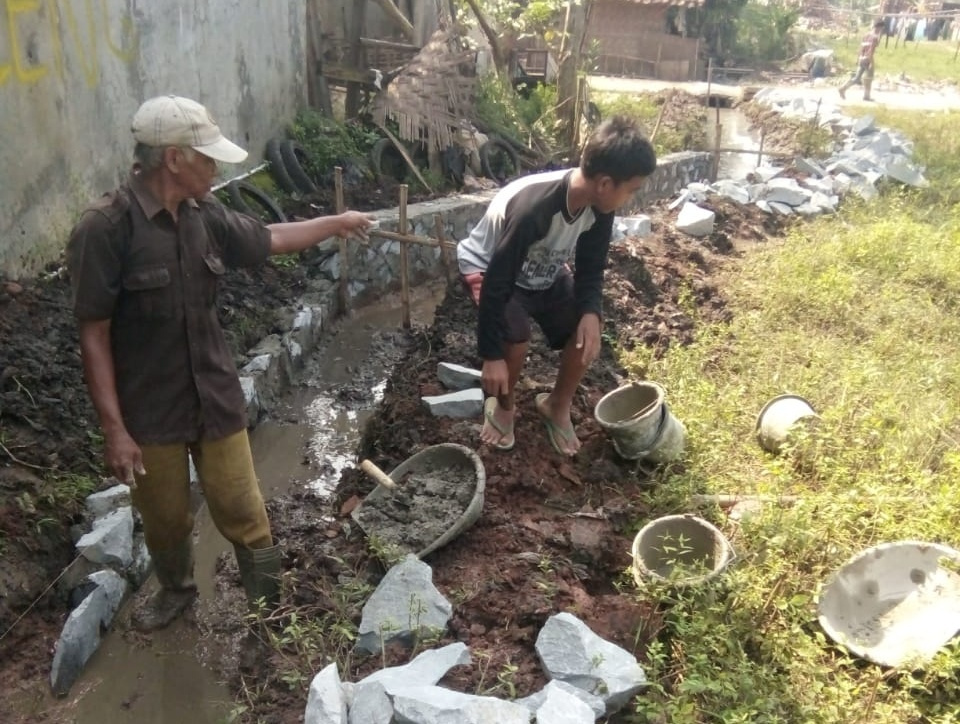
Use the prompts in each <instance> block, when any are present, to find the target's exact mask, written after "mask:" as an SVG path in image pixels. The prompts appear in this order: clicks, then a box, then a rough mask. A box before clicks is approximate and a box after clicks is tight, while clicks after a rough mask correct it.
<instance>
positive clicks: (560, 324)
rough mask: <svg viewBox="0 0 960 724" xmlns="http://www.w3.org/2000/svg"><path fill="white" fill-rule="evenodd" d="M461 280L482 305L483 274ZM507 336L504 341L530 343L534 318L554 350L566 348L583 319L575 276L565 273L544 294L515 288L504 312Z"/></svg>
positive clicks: (462, 277)
mask: <svg viewBox="0 0 960 724" xmlns="http://www.w3.org/2000/svg"><path fill="white" fill-rule="evenodd" d="M460 280H461V281H462V282H463V284H464V286H465V287H466V288H467V293H468V294H470V296H471V298H472V299H473V302H474V304H477V305H479V304H480V287H481V286H482V285H483V274H482V273H480V272H477V273H475V274H461V275H460ZM504 316H505V317H506V336H505V339H504V341H505V342H509V343H511V344H520V343H523V342H529V341H530V335H531V331H532V330H531V329H530V319H531V318H533V319H534V321H536V323H537V324H538V325H539V326H540V329H541V330H542V331H543V336H544V337H546V338H547V343H548V344H549V345H550V347H551V349H563V347H564V345H566V343H567V340H569V339H570V337H572V336H573V334H574V333H575V332H576V331H577V325H578V324H579V323H580V316H579V315H578V314H577V303H576V297H575V296H574V293H573V275H572V274H571V273H570V272H569V271H567V270H564V271H562V272H561V273H560V276H558V277H557V279H556V281H555V282H554V283H553V285H552V286H550V287H548V288H547V289H543V290H541V291H536V292H533V291H530V290H528V289H522V288H520V287H517V286H515V287H514V288H513V295H512V296H511V297H510V301H508V302H507V306H506V309H505V310H504Z"/></svg>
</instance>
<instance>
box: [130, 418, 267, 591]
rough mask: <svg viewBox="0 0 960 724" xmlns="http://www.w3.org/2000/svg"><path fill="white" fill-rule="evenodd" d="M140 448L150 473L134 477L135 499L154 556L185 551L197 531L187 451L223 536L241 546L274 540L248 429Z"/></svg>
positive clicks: (252, 545)
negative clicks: (135, 481) (191, 503)
mask: <svg viewBox="0 0 960 724" xmlns="http://www.w3.org/2000/svg"><path fill="white" fill-rule="evenodd" d="M141 450H142V452H143V467H144V469H145V470H146V475H138V476H137V477H136V480H137V486H136V489H134V490H132V491H131V498H132V500H133V504H134V505H135V506H136V508H137V510H138V511H139V512H140V516H141V518H143V532H144V538H145V540H146V543H147V548H148V549H149V550H150V553H151V555H153V556H154V558H155V559H156V558H157V556H156V552H165V551H174V550H177V549H180V550H182V549H183V547H184V544H185V543H188V542H189V536H190V534H191V532H192V530H193V518H194V516H193V513H192V512H191V510H190V467H189V461H188V457H187V456H188V453H189V454H190V455H191V456H192V457H193V462H194V465H195V466H196V468H197V474H198V476H199V478H200V487H201V489H202V490H203V494H204V497H205V499H206V503H207V507H208V508H209V509H210V517H211V518H212V519H213V522H214V524H215V525H216V526H217V530H219V531H220V533H221V534H222V535H223V537H224V538H226V539H227V540H228V541H230V542H231V543H233V544H234V546H238V547H241V548H252V549H258V548H267V547H269V546H270V545H272V543H273V539H272V537H271V534H270V521H269V520H268V519H267V511H266V508H265V507H264V504H263V496H262V495H261V494H260V486H259V484H258V481H257V475H256V472H255V470H254V468H253V456H252V455H251V453H250V441H249V438H248V437H247V431H246V430H242V431H240V432H238V433H235V434H233V435H230V436H228V437H225V438H223V439H221V440H203V441H200V442H197V443H192V444H189V445H188V444H184V443H176V444H173V445H144V446H142V447H141ZM161 557H162V553H161ZM184 583H186V581H184Z"/></svg>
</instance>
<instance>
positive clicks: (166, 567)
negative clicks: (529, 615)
mask: <svg viewBox="0 0 960 724" xmlns="http://www.w3.org/2000/svg"><path fill="white" fill-rule="evenodd" d="M150 555H151V558H152V559H153V568H154V571H155V572H156V574H157V580H158V581H159V582H160V590H158V591H154V592H153V593H150V594H147V593H144V594H143V595H141V596H138V598H137V600H136V601H134V604H133V613H132V614H131V616H130V623H131V624H132V625H133V627H134V628H135V629H137V630H138V631H144V632H148V631H156V630H157V629H161V628H164V627H166V626H169V625H170V624H171V623H172V622H173V621H174V620H175V619H176V618H177V617H179V616H180V615H181V614H182V613H183V612H184V611H185V610H186V609H187V607H188V606H189V605H190V604H191V603H193V600H194V599H195V598H196V597H197V584H196V583H195V582H194V580H193V543H192V541H191V540H190V538H189V537H188V538H187V539H186V540H185V541H184V542H183V543H181V544H180V545H178V546H177V547H175V548H170V549H167V550H160V551H153V552H151V554H150Z"/></svg>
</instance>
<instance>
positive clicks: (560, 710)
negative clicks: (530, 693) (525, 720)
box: [536, 688, 596, 724]
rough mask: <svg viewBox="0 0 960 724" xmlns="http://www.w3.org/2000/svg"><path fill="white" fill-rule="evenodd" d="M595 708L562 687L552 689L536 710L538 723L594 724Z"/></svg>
mask: <svg viewBox="0 0 960 724" xmlns="http://www.w3.org/2000/svg"><path fill="white" fill-rule="evenodd" d="M595 718H596V717H595V716H594V713H593V710H592V709H591V708H590V707H589V706H588V705H587V704H586V703H584V702H583V701H581V700H580V699H579V698H578V697H576V696H574V695H573V694H570V693H568V692H566V691H564V690H562V689H556V688H554V689H550V690H549V692H548V693H547V696H546V699H545V700H544V702H543V703H542V704H541V705H540V707H539V708H538V709H537V711H536V724H593V721H594V719H595Z"/></svg>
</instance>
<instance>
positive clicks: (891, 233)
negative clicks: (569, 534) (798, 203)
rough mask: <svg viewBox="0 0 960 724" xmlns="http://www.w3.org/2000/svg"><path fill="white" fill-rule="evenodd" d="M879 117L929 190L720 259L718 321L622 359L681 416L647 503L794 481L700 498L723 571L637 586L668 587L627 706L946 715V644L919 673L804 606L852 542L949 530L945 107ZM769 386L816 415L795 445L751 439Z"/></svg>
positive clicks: (848, 209)
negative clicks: (854, 644)
mask: <svg viewBox="0 0 960 724" xmlns="http://www.w3.org/2000/svg"><path fill="white" fill-rule="evenodd" d="M878 117H879V119H880V120H881V121H882V122H884V123H887V124H889V125H892V126H896V127H899V128H902V129H904V130H905V131H906V132H907V133H909V134H910V135H912V137H913V138H914V139H915V140H916V154H917V156H918V158H919V159H920V160H921V161H926V162H927V163H928V164H929V169H928V175H929V176H930V178H931V179H932V180H933V184H932V185H931V187H930V188H929V189H926V190H921V191H919V192H909V193H908V192H902V193H888V194H886V195H884V196H881V197H880V198H879V199H877V200H876V201H875V202H873V203H870V204H863V203H848V204H845V205H844V207H843V208H842V210H841V212H840V213H839V214H837V215H835V216H832V217H829V218H821V219H818V220H817V221H816V222H814V223H811V224H809V225H807V226H804V227H802V228H800V229H797V230H795V231H794V233H793V234H792V235H791V236H790V237H789V238H788V239H786V240H785V241H784V242H783V243H778V244H775V245H773V244H771V245H767V246H765V247H763V248H761V249H758V250H757V251H755V252H753V253H751V254H749V255H748V256H747V257H746V258H744V259H742V260H740V261H737V262H734V263H732V265H731V266H730V268H729V269H728V270H727V272H726V273H725V280H724V283H723V284H722V285H721V287H722V288H723V289H724V290H725V294H726V296H727V298H728V300H729V304H730V308H731V310H732V312H733V316H732V320H731V321H730V322H729V323H727V324H724V325H710V326H705V327H704V328H703V329H702V331H701V333H700V335H699V338H698V341H697V342H696V343H694V344H693V345H691V346H688V347H685V348H674V347H672V348H671V349H670V351H669V352H668V354H667V355H666V356H665V357H663V358H661V359H655V358H654V356H653V355H652V354H650V353H647V352H643V351H637V352H633V353H630V354H629V355H627V356H626V357H625V358H624V360H623V361H624V363H625V364H626V366H627V367H628V368H629V369H630V370H631V371H632V373H633V375H634V376H635V377H637V378H641V379H650V380H655V381H657V382H660V383H661V384H663V385H664V386H665V387H666V389H667V391H668V399H669V401H670V405H671V410H672V411H673V413H674V414H675V415H676V416H677V417H678V418H680V419H681V420H682V421H683V422H684V424H685V425H686V427H687V431H688V452H687V455H686V458H685V465H684V467H683V469H682V471H678V469H673V470H671V469H669V468H667V469H664V470H663V471H661V472H660V473H659V479H658V480H657V481H656V482H657V484H656V485H655V486H654V487H653V488H652V489H651V493H650V502H651V505H652V506H653V508H654V510H656V511H657V512H658V513H659V514H668V513H674V512H679V511H687V510H690V508H689V505H688V500H689V496H690V494H692V493H698V492H709V493H747V494H749V493H768V494H791V495H795V496H797V497H798V502H797V503H796V504H794V505H790V506H787V505H766V506H765V507H764V508H763V509H762V510H761V511H760V512H759V513H758V514H756V515H755V516H753V517H750V518H748V519H746V520H745V521H743V522H742V523H741V524H740V525H738V526H737V525H733V524H732V523H730V522H729V521H727V520H726V519H725V517H724V515H723V514H722V513H721V512H720V511H719V510H715V511H713V512H709V511H708V512H707V513H706V515H707V517H709V518H711V519H712V520H713V521H714V522H715V523H717V524H718V525H720V526H721V527H722V528H723V529H724V530H725V531H726V533H727V534H728V536H729V537H730V539H731V542H732V544H733V546H734V548H735V549H736V551H737V554H738V560H737V561H736V562H735V564H734V565H733V566H732V568H731V569H730V571H729V573H728V575H727V576H726V577H725V579H724V580H723V581H722V583H718V584H716V585H713V586H709V587H706V588H704V589H701V590H698V591H694V592H688V593H685V594H683V595H677V594H676V593H675V592H667V591H660V592H656V591H645V592H641V593H639V594H638V595H641V596H657V597H663V598H665V599H666V600H667V605H666V606H664V613H663V620H662V622H661V624H660V627H659V635H658V636H657V637H656V639H655V641H654V643H653V645H652V646H651V647H650V648H649V650H648V651H647V652H646V657H647V661H646V665H647V667H648V674H649V675H650V677H651V679H652V680H653V681H654V685H653V687H652V690H651V692H650V693H649V694H648V695H646V696H644V697H641V699H640V702H641V703H640V704H638V710H637V713H638V715H639V717H638V718H639V720H640V721H670V722H759V721H762V722H785V723H787V722H789V723H793V722H823V723H824V724H827V723H830V724H832V723H835V722H864V723H866V722H869V723H871V724H894V723H896V724H900V723H902V722H930V723H937V724H946V723H947V722H958V721H960V676H958V675H960V646H958V645H957V644H953V645H952V646H949V647H947V648H946V649H944V650H943V651H942V652H941V653H940V654H939V655H938V656H937V658H936V659H935V660H934V661H933V662H932V663H930V664H929V665H928V666H926V668H925V669H924V670H923V671H898V670H886V669H881V668H880V667H877V666H874V665H872V664H867V663H865V662H863V661H862V660H860V659H858V658H855V657H852V656H849V655H847V654H846V653H845V652H844V651H842V650H841V649H839V648H837V647H836V646H834V645H832V644H831V643H830V642H829V641H828V640H827V639H826V637H825V634H824V633H823V631H822V629H821V628H820V626H819V624H818V622H817V621H816V608H815V596H816V593H817V591H818V588H819V586H820V585H821V584H822V582H823V581H824V580H825V579H826V578H827V577H828V576H829V574H830V573H832V572H833V571H834V570H836V569H837V568H838V567H839V566H840V565H841V564H842V563H843V562H844V561H845V560H847V559H848V558H849V557H850V556H852V555H853V554H855V553H856V552H858V551H860V550H862V549H863V548H866V547H869V546H872V545H875V544H877V543H881V542H886V541H895V540H902V539H920V540H928V541H936V542H942V543H945V544H947V545H951V546H954V547H960V532H958V531H960V486H958V485H957V482H956V481H957V479H958V475H960V347H958V345H957V343H956V340H957V339H960V313H958V312H960V253H958V252H960V208H958V207H956V206H954V205H953V202H952V201H950V199H953V198H954V196H953V195H954V194H955V193H956V185H955V184H956V182H955V181H954V180H952V179H951V178H950V175H951V173H955V171H951V170H950V169H955V168H956V164H957V163H958V161H957V160H956V158H955V155H954V154H955V151H956V144H957V143H958V141H957V140H956V139H955V138H953V136H952V134H948V133H946V130H947V129H948V128H951V127H955V125H953V126H951V125H950V124H951V123H952V124H956V120H957V119H956V118H955V117H952V116H949V115H930V114H909V113H905V112H900V113H896V114H894V113H884V114H878ZM945 146H946V148H945ZM783 392H792V393H795V394H799V395H802V396H804V397H805V398H807V399H808V400H810V401H811V403H812V404H813V406H814V407H815V409H817V411H818V412H819V413H820V415H821V417H822V422H821V424H820V425H819V427H818V428H816V429H815V430H814V431H812V432H811V433H810V435H809V436H808V439H807V440H806V441H804V444H803V449H804V450H806V451H812V452H810V453H809V454H808V455H807V456H806V457H803V458H800V457H798V456H797V455H791V454H790V453H789V452H788V453H787V454H784V455H781V456H772V455H770V454H768V453H766V452H764V451H763V450H762V449H761V448H760V447H759V445H758V444H757V442H756V438H755V434H754V427H755V422H756V416H757V414H758V412H759V411H760V409H761V408H762V407H763V405H764V403H765V402H767V401H768V400H769V399H771V398H772V397H774V396H775V395H778V394H781V393H783ZM643 522H644V521H637V525H638V527H639V525H641V524H642V523H643Z"/></svg>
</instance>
